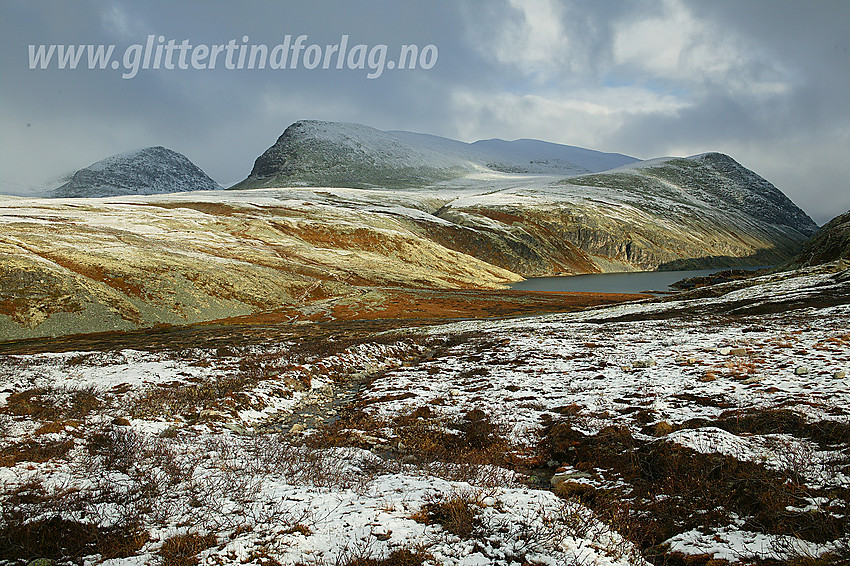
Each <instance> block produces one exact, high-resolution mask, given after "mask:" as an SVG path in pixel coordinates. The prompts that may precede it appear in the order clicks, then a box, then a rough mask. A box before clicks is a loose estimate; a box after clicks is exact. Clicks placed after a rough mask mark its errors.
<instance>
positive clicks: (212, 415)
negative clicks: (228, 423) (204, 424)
mask: <svg viewBox="0 0 850 566" xmlns="http://www.w3.org/2000/svg"><path fill="white" fill-rule="evenodd" d="M198 416H199V417H200V418H202V419H226V418H227V415H226V414H224V413H222V412H221V411H216V410H215V409H204V410H202V411H201V412H200V413H198Z"/></svg>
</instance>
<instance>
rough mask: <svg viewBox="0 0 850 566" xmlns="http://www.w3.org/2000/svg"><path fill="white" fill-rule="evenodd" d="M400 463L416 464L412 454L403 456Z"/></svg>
mask: <svg viewBox="0 0 850 566" xmlns="http://www.w3.org/2000/svg"><path fill="white" fill-rule="evenodd" d="M401 463H402V464H415V463H416V456H414V455H413V454H408V455H407V456H405V457H404V458H402V459H401Z"/></svg>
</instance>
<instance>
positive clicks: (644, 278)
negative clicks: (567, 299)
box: [511, 266, 761, 293]
mask: <svg viewBox="0 0 850 566" xmlns="http://www.w3.org/2000/svg"><path fill="white" fill-rule="evenodd" d="M760 267H761V266H759V267H743V268H742V267H736V268H734V269H760ZM728 269H732V268H730V267H721V268H715V269H693V270H686V271H634V272H627V273H591V274H588V275H568V276H564V277H532V278H530V279H526V280H525V281H520V282H518V283H514V284H512V285H511V288H512V289H518V290H522V291H571V292H582V293H643V292H646V291H653V292H655V293H665V292H670V291H675V290H676V289H674V288H672V287H670V285H671V284H672V283H675V282H676V281H680V280H682V279H686V278H689V277H703V276H705V275H711V274H712V273H717V272H718V271H725V270H728Z"/></svg>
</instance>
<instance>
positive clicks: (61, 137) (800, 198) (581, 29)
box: [0, 0, 850, 222]
mask: <svg viewBox="0 0 850 566" xmlns="http://www.w3.org/2000/svg"><path fill="white" fill-rule="evenodd" d="M848 21H850V3H847V2H841V1H836V2H817V3H810V2H779V1H775V0H763V1H761V0H760V1H749V2H741V1H737V0H736V1H734V2H733V1H713V2H696V1H693V2H691V1H688V2H680V1H678V0H668V1H665V2H657V1H651V2H650V1H638V0H634V1H626V2H622V1H616V2H615V1H605V0H603V1H598V2H570V1H555V0H522V1H519V0H511V1H509V0H505V1H468V2H450V1H448V0H444V1H437V2H428V3H425V2H397V1H394V0H385V1H366V2H329V1H324V2H322V1H319V2H310V3H295V2H288V3H283V4H280V3H276V4H270V3H266V2H242V3H239V4H235V3H230V2H201V1H197V2H179V3H175V2H163V1H158V2H144V3H135V2H125V1H114V2H110V1H91V2H74V3H69V2H58V1H57V2H37V3H33V2H16V1H11V2H5V3H4V4H3V7H2V18H0V47H2V49H1V50H0V128H2V129H0V132H2V133H0V136H2V138H1V139H0V144H2V145H0V166H2V172H0V178H3V179H12V180H18V181H23V182H29V181H38V180H45V179H47V178H49V177H51V176H56V175H59V174H61V173H64V172H67V171H69V170H73V169H76V168H78V167H81V166H84V165H87V164H88V163H90V162H92V161H95V160H97V159H100V158H101V157H104V156H106V155H109V154H111V153H115V152H118V151H124V150H128V149H132V148H136V147H142V146H145V145H152V144H162V145H166V146H169V147H172V148H173V149H176V150H178V151H181V152H182V153H185V154H186V155H188V156H189V157H190V158H191V159H192V160H193V161H195V162H196V163H198V165H200V166H201V167H202V168H204V169H205V170H206V171H207V172H208V173H210V174H211V175H212V176H213V177H214V178H216V179H217V180H219V181H220V182H223V183H229V182H233V181H237V180H239V179H241V178H242V177H244V176H245V175H246V174H247V173H248V171H249V170H250V168H251V165H252V163H253V159H254V158H255V157H256V156H257V155H259V154H260V153H261V152H262V151H263V150H264V149H265V148H266V147H268V146H269V145H270V144H271V143H273V142H274V140H275V139H276V138H277V136H278V135H280V133H281V132H282V131H283V129H284V128H285V127H286V126H287V125H288V124H289V123H291V122H293V121H295V120H297V119H300V118H318V119H327V120H342V121H355V122H361V123H365V124H369V125H372V126H375V127H378V128H382V129H408V130H416V131H423V132H428V133H433V134H437V135H444V136H449V137H457V138H462V139H465V140H468V141H471V140H474V139H478V138H485V137H502V138H508V139H512V138H517V137H533V138H542V139H547V140H551V141H557V142H562V143H568V144H573V145H582V146H587V147H593V148H597V149H603V150H608V151H620V152H624V153H630V154H633V155H635V156H637V157H642V158H650V157H655V156H659V155H668V154H690V153H698V152H702V151H724V152H726V153H729V154H731V155H732V156H733V157H735V158H736V159H738V160H739V161H741V162H742V163H743V164H744V165H746V166H748V167H750V168H752V169H754V170H756V171H757V172H759V173H760V174H762V175H764V176H765V177H767V178H768V179H769V180H771V181H773V182H774V183H775V184H776V185H777V186H779V187H780V188H781V189H782V190H783V191H784V192H786V194H788V195H789V196H791V198H792V199H793V200H795V202H797V203H798V204H799V205H801V206H802V207H803V208H804V209H805V210H806V211H807V212H809V213H810V214H811V215H812V216H813V217H814V218H815V219H816V220H817V221H818V222H824V221H826V220H827V219H829V218H830V217H832V216H834V215H835V214H837V213H839V212H841V211H843V210H847V209H848V208H850V196H848V195H850V191H848V189H847V186H846V184H845V182H844V179H846V178H848V176H850V163H848V161H847V157H846V156H847V155H848V149H850V114H848V112H846V110H845V106H846V104H845V103H844V99H845V98H846V92H847V91H848V88H850V71H848V68H847V67H848V66H847V61H848V37H850V34H848V24H847V22H848ZM148 34H157V35H160V34H161V35H164V36H165V37H167V38H169V39H172V38H173V39H175V40H177V41H178V42H179V41H181V40H182V39H189V40H190V42H192V43H194V44H198V43H206V44H221V43H226V42H227V41H229V40H231V39H236V40H237V41H240V40H241V37H242V36H243V35H248V36H249V38H250V42H251V43H265V44H267V45H270V46H271V45H274V44H277V43H279V42H281V41H282V40H283V36H284V35H285V34H291V35H293V36H297V35H300V34H307V35H308V36H309V43H314V42H315V43H317V44H320V45H324V44H333V43H336V42H338V41H339V39H340V37H341V36H342V35H343V34H347V35H349V36H350V40H351V42H352V43H365V44H369V45H376V44H386V45H388V46H389V49H390V52H392V50H393V49H395V48H397V47H398V46H400V45H401V44H411V43H412V44H418V45H420V46H423V45H426V44H434V45H437V46H438V48H439V60H438V64H437V65H436V66H435V67H434V68H433V69H431V70H428V71H424V70H421V69H420V70H416V71H403V72H401V71H397V72H385V73H384V74H383V75H382V76H381V77H380V78H378V79H374V80H369V79H367V78H365V72H363V71H360V70H353V71H352V70H342V71H337V70H315V71H305V70H303V69H300V70H285V71H275V70H270V69H266V70H263V71H257V70H254V71H251V70H241V71H239V70H236V71H227V70H225V69H217V70H214V71H210V70H205V71H199V70H185V71H179V70H177V71H165V70H160V71H140V72H139V74H138V76H136V77H135V78H133V79H131V80H124V79H121V77H120V73H116V72H112V71H83V70H76V71H67V70H66V71H60V70H56V69H54V70H45V71H31V70H29V69H27V61H26V46H27V45H29V44H41V43H45V44H59V43H73V44H81V43H86V44H88V43H95V44H98V43H106V44H111V43H114V44H117V45H118V47H117V49H118V50H119V51H120V50H123V49H124V47H126V46H127V45H129V44H132V43H143V42H144V41H145V38H146V37H147V35H148Z"/></svg>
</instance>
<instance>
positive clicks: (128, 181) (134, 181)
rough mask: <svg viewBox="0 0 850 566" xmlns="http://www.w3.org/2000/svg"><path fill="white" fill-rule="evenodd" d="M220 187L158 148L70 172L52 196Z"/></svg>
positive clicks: (183, 158)
mask: <svg viewBox="0 0 850 566" xmlns="http://www.w3.org/2000/svg"><path fill="white" fill-rule="evenodd" d="M220 188H221V187H220V186H219V185H218V183H216V182H215V181H213V180H212V179H211V178H210V177H209V176H207V174H206V173H204V172H203V171H201V169H200V168H199V167H198V166H197V165H195V164H194V163H192V162H191V161H189V159H188V158H187V157H186V156H185V155H182V154H180V153H177V152H176V151H172V150H170V149H167V148H164V147H162V146H156V147H148V148H145V149H140V150H138V151H132V152H129V153H122V154H119V155H113V156H111V157H107V158H106V159H103V160H101V161H98V162H97V163H93V164H91V165H89V166H88V167H86V168H84V169H80V170H79V171H77V172H76V173H74V174H73V175H72V176H71V178H70V179H69V180H68V182H67V183H65V184H63V185H62V186H60V187H58V188H57V189H55V190H54V192H53V196H56V197H108V196H118V195H151V194H158V193H176V192H185V191H208V190H217V189H220Z"/></svg>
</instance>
